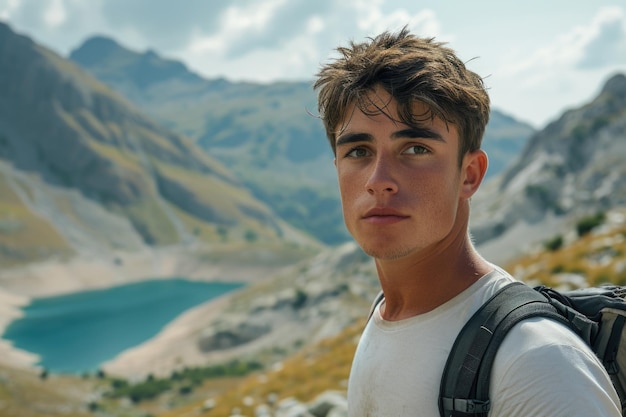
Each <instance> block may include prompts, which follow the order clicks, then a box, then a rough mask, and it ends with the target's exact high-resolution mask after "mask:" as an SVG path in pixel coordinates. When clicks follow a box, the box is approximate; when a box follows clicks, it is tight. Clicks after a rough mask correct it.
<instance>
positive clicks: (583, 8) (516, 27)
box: [0, 0, 626, 128]
mask: <svg viewBox="0 0 626 417" xmlns="http://www.w3.org/2000/svg"><path fill="white" fill-rule="evenodd" d="M0 20H1V21H4V22H6V23H8V24H9V25H10V26H11V27H12V29H13V30H14V31H16V32H18V33H21V34H24V35H27V36H29V37H31V38H32V39H33V40H34V41H36V42H37V43H39V44H42V45H44V46H46V47H48V48H50V49H52V50H54V51H55V52H57V53H59V54H60V55H62V56H68V55H69V53H70V52H71V51H72V50H73V49H75V48H77V47H79V46H80V45H81V44H82V43H83V42H84V41H85V40H86V39H88V38H89V37H91V36H94V35H104V36H108V37H111V38H113V39H115V40H116V41H117V42H118V43H120V44H121V45H123V46H125V47H127V48H129V49H132V50H135V51H137V52H143V51H146V50H148V49H151V50H154V51H156V52H157V53H158V54H159V55H161V56H163V57H165V58H171V59H177V60H180V61H182V62H184V63H185V64H186V65H187V67H188V68H189V69H190V70H192V71H194V72H196V73H198V74H200V75H202V76H204V77H206V78H216V77H225V78H227V79H229V80H232V81H253V82H263V83H265V82H273V81H280V80H287V81H295V80H301V81H311V80H313V79H314V76H315V73H316V72H317V71H318V70H319V68H320V65H322V64H323V63H324V62H328V60H330V59H332V57H333V56H335V55H334V54H335V52H334V50H335V48H337V47H338V46H345V45H347V43H348V42H349V41H351V40H354V41H362V40H365V38H367V37H371V36H375V35H377V34H379V33H380V32H382V31H384V30H389V31H397V30H399V29H401V28H402V27H403V26H405V25H406V26H408V27H409V28H410V29H411V30H412V31H413V32H414V33H415V34H417V35H420V36H428V37H435V38H436V39H437V40H439V41H444V42H447V43H448V46H450V47H452V48H453V49H454V50H455V51H456V52H457V54H458V55H459V56H460V57H461V58H462V59H463V60H464V61H466V63H467V66H468V67H469V68H470V69H472V70H473V71H475V72H477V73H478V74H479V75H481V76H482V77H483V78H484V80H485V83H486V85H487V87H488V88H489V94H490V97H491V100H492V106H493V107H494V108H497V109H498V110H501V111H504V112H505V113H507V114H509V115H511V116H513V117H515V118H517V119H519V120H521V121H524V122H527V123H530V124H531V125H533V126H534V127H536V128H542V127H544V126H545V125H546V124H547V123H549V122H550V121H553V120H555V119H557V118H558V117H559V115H560V114H562V113H563V111H565V110H567V109H571V108H575V107H578V106H580V105H582V104H585V103H587V102H589V101H590V100H592V99H593V98H594V97H595V96H596V95H597V94H598V93H599V92H600V90H601V88H602V85H603V84H604V83H605V82H606V80H608V78H610V76H612V75H614V74H616V73H618V72H621V73H626V2H624V0H593V1H591V0H584V1H583V0H551V1H545V0H525V1H523V2H522V1H502V0H482V1H481V0H474V1H464V0H458V1H452V0H439V1H437V0H422V1H419V0H394V1H392V0H388V1H384V0H341V1H337V0H232V1H227V0H178V1H171V0H0Z"/></svg>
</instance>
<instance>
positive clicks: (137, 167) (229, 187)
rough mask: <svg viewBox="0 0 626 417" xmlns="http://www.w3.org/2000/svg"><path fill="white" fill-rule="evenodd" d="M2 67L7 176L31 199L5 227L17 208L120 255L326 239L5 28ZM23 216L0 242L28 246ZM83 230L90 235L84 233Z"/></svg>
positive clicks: (0, 132)
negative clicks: (192, 245) (206, 244)
mask: <svg viewBox="0 0 626 417" xmlns="http://www.w3.org/2000/svg"><path fill="white" fill-rule="evenodd" d="M0 62H1V63H2V74H3V77H2V78H1V79H0V160H2V161H5V162H6V164H5V165H3V167H4V168H3V170H2V173H3V176H4V178H5V180H6V181H7V184H9V185H10V187H11V188H12V189H13V191H15V192H17V193H18V195H19V196H21V197H20V198H18V200H19V203H18V205H19V209H18V208H15V206H12V207H14V208H10V207H8V206H7V207H5V211H4V212H2V213H0V214H2V216H0V222H1V221H2V219H3V218H7V220H6V222H7V224H9V223H10V220H8V219H10V218H11V216H13V217H15V216H17V214H16V213H18V212H16V211H15V210H19V212H20V213H26V212H31V213H32V212H36V213H37V215H38V217H40V218H43V219H44V221H45V222H48V223H49V224H52V225H55V226H54V227H53V229H54V230H55V231H56V233H58V234H60V236H62V238H61V240H65V241H66V242H68V243H69V246H70V247H71V248H72V250H73V251H78V252H80V251H86V250H87V249H88V248H87V247H85V246H84V243H85V242H88V241H90V240H93V241H94V242H100V243H103V247H108V248H109V249H110V250H113V249H114V248H116V247H117V248H124V247H125V248H126V249H129V250H134V249H137V247H145V246H151V245H157V246H158V245H170V244H177V243H182V242H193V241H219V240H220V239H224V238H226V237H227V238H228V239H235V240H237V239H239V240H245V239H246V236H248V237H249V238H255V239H256V238H264V239H268V240H269V241H280V240H283V241H284V240H285V239H287V240H289V239H293V238H295V239H296V240H297V241H299V242H302V243H303V242H308V243H307V244H313V245H315V244H316V243H314V242H313V240H312V239H310V238H309V237H306V236H304V235H303V234H301V233H300V236H299V237H297V235H298V234H299V232H296V231H295V229H293V228H292V227H290V226H288V225H286V224H285V223H284V222H283V221H282V219H280V218H279V217H277V216H276V215H275V214H274V213H273V211H272V210H271V209H270V208H269V207H268V206H267V205H265V204H264V203H262V202H261V201H259V200H258V199H256V198H254V196H253V195H252V194H251V193H250V191H249V189H247V188H246V187H245V186H244V185H243V183H242V182H241V181H240V180H239V179H238V178H237V177H236V176H235V175H234V174H233V173H232V172H230V170H228V169H227V168H226V167H225V166H224V164H222V163H221V162H219V161H217V160H216V159H214V158H213V157H211V156H210V155H209V154H207V153H206V152H205V151H203V150H202V149H200V148H199V147H197V145H196V144H195V143H194V142H193V141H192V140H190V139H189V138H187V137H185V136H183V135H181V134H178V133H175V132H173V131H171V130H169V129H167V128H166V127H164V126H162V125H161V124H158V123H156V122H154V121H152V120H151V119H150V118H148V117H147V116H145V115H144V114H143V113H142V112H141V111H140V110H138V109H137V108H135V107H134V105H133V104H131V102H130V101H128V100H127V99H125V98H123V97H122V96H120V95H119V94H118V93H116V92H115V91H113V90H112V89H110V88H109V87H107V86H105V85H104V84H102V83H101V82H99V81H97V80H96V79H95V78H93V77H92V76H91V75H90V74H88V73H87V72H85V71H84V70H83V69H82V68H80V67H78V66H76V65H75V64H74V63H71V62H70V61H67V60H65V59H64V58H62V57H60V56H58V55H57V54H55V53H54V52H52V51H50V50H48V49H46V48H44V47H42V46H39V45H38V44H36V43H35V42H33V41H32V40H31V39H29V38H27V37H25V36H22V35H18V34H16V33H14V32H13V31H12V30H11V29H10V27H9V26H8V25H5V24H2V23H0ZM24 174H25V175H24ZM11 178H12V179H11ZM71 191H76V192H77V193H76V192H74V193H72V192H71ZM7 198H8V196H7ZM0 200H1V199H0ZM6 204H9V203H8V202H7V203H6ZM12 204H13V203H12ZM94 204H96V205H98V206H99V207H102V208H103V209H104V210H100V211H101V212H102V215H103V216H105V217H107V218H109V219H111V220H112V219H119V220H120V221H121V223H120V222H119V221H118V225H119V227H118V230H119V231H120V233H121V235H126V236H127V237H128V239H129V242H130V243H129V244H128V245H126V244H125V243H124V242H121V241H120V240H119V239H118V240H116V239H115V238H114V236H109V235H110V233H106V232H105V230H104V229H103V226H98V223H99V222H98V221H97V219H96V217H94V214H93V213H95V212H94V211H93V210H90V209H88V208H87V207H88V206H93V205H94ZM51 209H54V210H51ZM90 211H91V213H92V214H90ZM20 216H21V218H20V219H17V220H15V221H17V223H19V227H17V228H14V229H13V230H12V231H7V232H6V233H5V235H6V239H5V238H3V235H2V234H0V246H4V247H5V248H6V250H7V251H8V252H11V253H16V251H17V252H19V250H20V249H16V247H18V246H19V245H20V244H21V243H24V245H26V243H25V242H24V241H23V240H22V236H24V234H25V233H26V232H27V231H28V230H29V228H30V227H34V226H33V225H34V223H28V222H27V221H26V218H27V217H26V216H25V215H21V214H20ZM102 218H103V219H104V217H102ZM124 219H126V220H124ZM116 221H117V220H116ZM125 221H126V222H127V223H125V224H123V223H124V222H125ZM128 222H129V223H128ZM104 224H108V223H107V222H104V221H103V225H104ZM98 228H100V229H99V231H98ZM89 229H93V231H91V232H87V230H89ZM122 230H126V231H125V232H122ZM9 232H10V233H9ZM79 235H85V236H89V238H86V239H82V240H81V239H78V240H76V239H74V237H76V236H79ZM107 236H109V237H108V238H107ZM131 236H136V237H137V238H138V239H136V238H135V237H131ZM107 239H109V240H108V241H107ZM111 239H113V240H111ZM137 241H138V242H139V243H137ZM133 242H134V243H133ZM59 245H60V246H63V244H61V243H59ZM120 245H121V246H120ZM94 247H99V245H97V244H94ZM133 248H134V249H133ZM23 249H24V248H23ZM24 250H26V249H24ZM50 250H52V251H54V250H55V249H52V248H50ZM58 250H59V251H61V252H64V253H65V252H66V250H67V248H64V249H62V248H59V249H58ZM61 252H59V253H61ZM92 252H93V251H91V252H90V253H92ZM1 254H2V251H1V250H0V255H1ZM49 255H50V253H47V254H42V255H41V256H39V257H37V256H35V258H39V259H43V258H42V256H43V257H44V258H45V256H49ZM0 257H1V256H0ZM7 259H9V258H7Z"/></svg>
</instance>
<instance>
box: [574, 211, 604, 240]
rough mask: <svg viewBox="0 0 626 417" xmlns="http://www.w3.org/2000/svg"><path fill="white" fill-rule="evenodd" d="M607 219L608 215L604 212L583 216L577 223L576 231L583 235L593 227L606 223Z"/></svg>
mask: <svg viewBox="0 0 626 417" xmlns="http://www.w3.org/2000/svg"><path fill="white" fill-rule="evenodd" d="M605 219H606V215H605V214H604V213H603V212H600V213H597V214H595V215H593V216H588V217H584V218H582V219H581V220H580V221H579V222H578V224H576V231H577V232H578V236H581V237H582V236H584V235H586V234H587V233H589V232H590V231H591V230H592V229H594V228H595V227H597V226H600V225H601V224H602V223H604V220H605Z"/></svg>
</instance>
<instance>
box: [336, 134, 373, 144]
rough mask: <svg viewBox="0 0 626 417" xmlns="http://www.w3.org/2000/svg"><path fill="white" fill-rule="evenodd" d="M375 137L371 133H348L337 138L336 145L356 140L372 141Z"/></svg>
mask: <svg viewBox="0 0 626 417" xmlns="http://www.w3.org/2000/svg"><path fill="white" fill-rule="evenodd" d="M373 140H374V138H373V137H372V135H370V134H369V133H346V134H343V135H340V136H339V137H338V138H337V143H336V146H341V145H345V144H347V143H354V142H372V141H373Z"/></svg>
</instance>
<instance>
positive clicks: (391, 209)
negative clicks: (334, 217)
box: [335, 88, 482, 259]
mask: <svg viewBox="0 0 626 417" xmlns="http://www.w3.org/2000/svg"><path fill="white" fill-rule="evenodd" d="M369 98H370V99H371V101H372V102H373V103H375V104H376V105H377V106H379V107H380V108H382V109H383V110H384V111H385V113H387V114H388V115H390V116H391V117H392V118H393V120H392V119H391V118H389V117H388V116H387V115H385V114H381V113H377V114H374V115H371V114H370V115H366V114H364V113H363V112H362V111H361V110H359V109H358V108H356V107H354V106H353V107H352V109H350V110H351V111H350V112H349V113H348V116H347V119H346V120H345V121H344V122H343V124H342V125H340V126H338V129H337V132H338V133H337V139H336V145H337V154H336V159H335V165H336V167H337V174H338V180H339V189H340V192H341V200H342V206H343V214H344V220H345V223H346V226H347V228H348V230H349V231H350V233H351V234H352V236H353V237H354V239H355V240H356V241H357V243H358V244H359V245H360V246H361V247H362V248H363V250H364V251H365V252H366V253H368V254H369V255H371V256H373V257H375V258H379V259H397V258H401V257H403V256H407V255H410V254H413V253H416V252H417V253H419V252H423V251H425V250H426V251H428V250H429V249H432V250H436V247H437V246H438V245H441V244H444V245H445V242H446V241H451V240H453V238H451V235H453V234H455V233H458V230H457V229H460V228H461V226H462V227H463V228H466V227H467V226H466V222H467V219H463V218H460V217H462V216H458V207H459V202H460V201H461V199H462V198H469V195H468V192H467V190H466V189H467V187H464V186H463V183H464V181H465V171H466V168H465V166H466V162H465V160H466V158H464V160H463V162H462V164H461V167H459V159H458V149H459V137H458V133H457V130H456V127H455V126H454V125H453V124H448V125H446V124H445V123H444V122H443V121H442V120H441V119H439V118H434V119H433V120H431V119H430V117H424V119H426V120H425V121H424V122H423V124H421V125H420V126H418V127H411V126H408V125H406V124H403V123H400V122H397V121H394V120H399V117H398V114H397V105H396V102H395V100H393V99H392V98H391V96H390V95H389V94H388V93H387V92H386V91H384V90H383V89H382V88H377V89H375V90H374V91H372V92H371V93H370V95H369ZM368 110H369V109H368ZM371 110H372V112H374V111H375V107H374V106H372V109H371ZM413 110H414V114H418V115H421V114H427V115H428V114H429V113H428V108H427V107H426V105H424V104H422V103H419V102H417V103H415V104H414V107H413ZM368 113H369V111H368ZM481 178H482V177H481ZM472 192H473V191H472ZM455 225H456V226H457V228H456V229H455ZM462 233H463V234H464V235H465V233H466V230H462Z"/></svg>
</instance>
